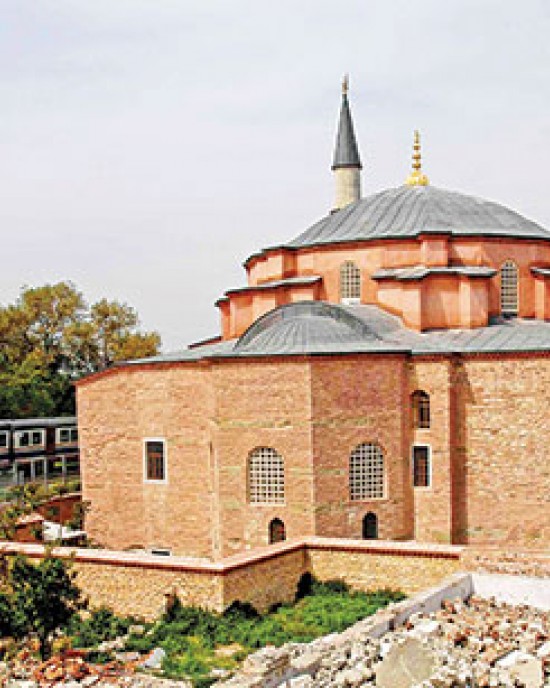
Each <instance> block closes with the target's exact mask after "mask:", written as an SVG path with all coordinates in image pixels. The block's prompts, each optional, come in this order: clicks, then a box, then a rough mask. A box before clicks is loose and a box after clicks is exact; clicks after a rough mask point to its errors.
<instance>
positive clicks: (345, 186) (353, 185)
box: [332, 74, 362, 210]
mask: <svg viewBox="0 0 550 688" xmlns="http://www.w3.org/2000/svg"><path fill="white" fill-rule="evenodd" d="M348 89H349V80H348V76H347V74H346V76H345V77H344V79H343V80H342V106H341V108H340V121H339V123H338V133H337V134H336V146H335V148H334V159H333V162H332V171H333V172H334V179H335V182H336V199H335V203H334V210H340V209H341V208H345V206H347V205H349V204H350V203H354V202H355V201H358V200H359V199H360V198H361V167H362V165H361V159H360V157H359V149H358V148H357V141H356V140H355V132H354V131H353V121H352V119H351V111H350V108H349V102H348Z"/></svg>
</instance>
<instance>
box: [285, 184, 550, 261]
mask: <svg viewBox="0 0 550 688" xmlns="http://www.w3.org/2000/svg"><path fill="white" fill-rule="evenodd" d="M422 233H432V234H434V233H446V234H451V235H458V236H505V237H514V238H519V239H543V240H547V241H550V232H548V231H547V230H546V229H544V228H543V227H541V226H540V225H538V224H537V223H536V222H532V221H531V220H528V219H527V218H525V217H523V216H522V215H520V214H519V213H516V212H514V211H513V210H510V209H509V208H506V207H505V206H503V205H499V204H498V203H495V202H493V201H487V200H485V199H482V198H476V197H475V196H468V195H466V194H462V193H458V192H455V191H446V190H445V189H438V188H437V187H434V186H408V185H404V186H399V187H397V188H392V189H385V190H384V191H380V192H379V193H376V194H373V195H372V196H367V197H366V198H362V199H361V200H359V201H357V202H355V203H352V204H351V205H349V206H347V207H345V208H343V209H342V210H339V211H338V212H335V213H332V214H331V215H328V216H327V217H325V218H323V219H322V220H320V221H319V222H317V223H316V224H314V225H313V226H312V227H310V228H309V229H307V230H306V231H305V232H303V233H302V234H300V235H299V236H298V237H297V238H296V239H294V240H293V241H291V242H289V243H288V244H286V246H287V247H289V248H301V247H305V246H318V245H324V244H334V243H342V242H350V241H369V240H375V239H399V238H403V237H414V236H418V235H419V234H422Z"/></svg>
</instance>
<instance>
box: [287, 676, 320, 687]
mask: <svg viewBox="0 0 550 688" xmlns="http://www.w3.org/2000/svg"><path fill="white" fill-rule="evenodd" d="M287 685H288V686H290V688H314V686H315V681H314V680H313V679H312V678H311V676H296V677H295V678H291V679H290V681H288V684H287Z"/></svg>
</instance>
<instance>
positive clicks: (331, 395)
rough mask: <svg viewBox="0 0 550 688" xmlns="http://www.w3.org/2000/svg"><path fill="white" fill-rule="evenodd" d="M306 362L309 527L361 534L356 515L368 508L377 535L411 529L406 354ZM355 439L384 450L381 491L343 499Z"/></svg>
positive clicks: (319, 531) (400, 534) (389, 536)
mask: <svg viewBox="0 0 550 688" xmlns="http://www.w3.org/2000/svg"><path fill="white" fill-rule="evenodd" d="M311 367H312V375H311V398H312V434H313V451H314V454H313V461H314V466H315V495H314V500H315V514H316V527H315V532H316V534H317V535H323V536H327V537H344V538H345V537H352V538H362V536H363V534H362V521H363V518H364V516H365V515H366V513H368V512H373V513H374V514H376V516H377V518H378V529H379V537H381V538H383V539H400V538H406V537H410V536H411V535H412V532H411V516H410V490H411V488H410V480H409V475H408V472H407V467H406V465H405V464H404V462H403V456H406V455H407V451H408V450H407V434H406V427H405V424H404V413H403V409H404V407H405V408H406V404H407V401H406V399H407V392H408V388H407V370H406V363H405V357H402V356H372V355H371V356H346V357H337V356H334V357H326V358H325V357H324V358H321V359H313V360H312V363H311ZM362 443H374V444H377V445H379V447H380V448H381V449H382V451H383V453H384V470H385V495H384V498H383V499H371V500H365V501H351V500H350V489H349V458H350V454H351V452H352V451H353V450H354V449H355V448H356V447H357V446H358V445H359V444H362ZM405 463H406V462H405Z"/></svg>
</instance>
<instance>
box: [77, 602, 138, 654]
mask: <svg viewBox="0 0 550 688" xmlns="http://www.w3.org/2000/svg"><path fill="white" fill-rule="evenodd" d="M134 621H135V620H134V619H132V618H120V617H118V616H116V615H115V614H114V613H113V612H112V611H111V610H110V609H108V608H107V607H100V608H99V609H95V610H94V611H93V612H92V613H91V614H90V616H89V617H88V618H87V619H81V618H79V617H74V618H73V619H72V621H71V622H70V623H69V625H68V627H67V633H69V634H70V635H72V636H73V637H74V644H75V645H76V646H77V647H97V645H99V644H100V643H102V642H103V641H105V640H114V639H115V638H118V637H119V636H121V635H124V634H125V633H127V632H128V628H129V627H130V625H131V624H132V623H134Z"/></svg>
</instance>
